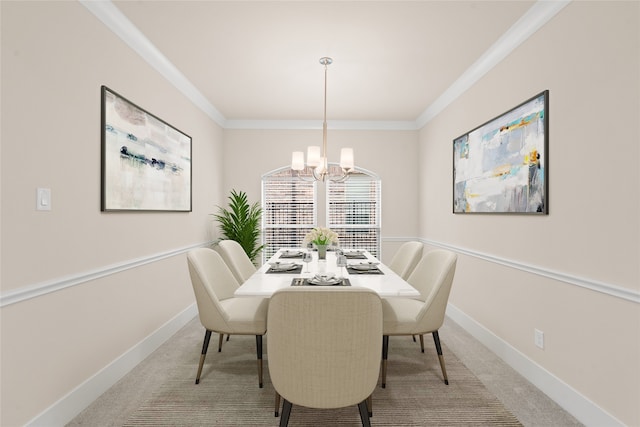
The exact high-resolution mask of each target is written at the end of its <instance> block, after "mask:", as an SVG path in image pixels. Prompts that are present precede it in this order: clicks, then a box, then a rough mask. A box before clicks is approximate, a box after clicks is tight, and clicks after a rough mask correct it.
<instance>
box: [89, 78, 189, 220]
mask: <svg viewBox="0 0 640 427" xmlns="http://www.w3.org/2000/svg"><path fill="white" fill-rule="evenodd" d="M101 107H102V109H101V148H102V150H101V151H102V159H101V160H102V162H101V203H100V208H101V211H103V212H113V211H148V212H151V211H162V212H191V211H192V188H191V178H192V170H191V155H192V139H191V137H190V136H189V135H187V134H186V133H184V132H182V131H180V130H179V129H177V128H175V127H174V126H171V125H170V124H169V123H167V122H165V121H164V120H162V119H160V118H159V117H157V116H155V115H153V114H151V113H149V112H148V111H146V110H145V109H143V108H141V107H139V106H138V105H136V104H134V103H133V102H131V101H129V100H128V99H126V98H125V97H123V96H122V95H120V94H118V93H117V92H115V91H113V90H112V89H109V88H108V87H106V86H104V85H103V86H101Z"/></svg>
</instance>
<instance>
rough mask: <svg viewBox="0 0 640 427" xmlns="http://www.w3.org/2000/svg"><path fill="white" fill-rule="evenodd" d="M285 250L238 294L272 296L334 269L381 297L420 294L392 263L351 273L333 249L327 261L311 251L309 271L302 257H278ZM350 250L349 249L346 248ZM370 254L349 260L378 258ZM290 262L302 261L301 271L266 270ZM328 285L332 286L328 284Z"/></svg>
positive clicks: (241, 288)
mask: <svg viewBox="0 0 640 427" xmlns="http://www.w3.org/2000/svg"><path fill="white" fill-rule="evenodd" d="M284 250H301V249H299V248H284ZM281 252H282V250H280V251H278V252H276V253H275V255H274V256H273V257H271V259H269V261H268V262H267V263H265V264H264V265H263V266H262V267H260V268H259V269H258V271H256V272H255V273H254V274H253V275H252V276H251V277H250V278H249V279H248V280H247V281H246V282H244V283H243V284H242V286H240V287H239V288H238V289H237V290H236V291H235V296H237V297H247V296H262V297H270V296H271V295H272V294H273V293H274V292H275V291H277V290H278V289H280V288H285V287H287V286H291V281H292V280H293V279H294V278H299V277H304V278H311V277H313V276H314V275H315V274H317V273H322V272H326V273H335V275H336V276H345V277H347V278H348V279H349V281H350V282H351V286H361V287H365V288H369V289H373V290H374V291H376V292H377V293H378V295H380V296H381V297H407V298H412V297H418V296H420V292H418V291H417V290H416V289H415V288H414V287H412V286H411V285H410V284H409V283H407V282H406V281H405V280H403V279H402V278H401V277H400V276H398V275H397V274H396V273H394V272H393V271H391V269H389V267H387V266H386V265H384V264H382V263H380V264H378V268H379V269H380V270H381V271H382V272H383V273H384V274H349V273H348V272H347V270H346V268H345V269H343V272H341V271H340V268H339V267H337V266H336V254H335V252H333V251H328V252H327V259H326V260H325V261H318V253H317V252H312V254H313V261H311V262H310V263H309V266H308V267H309V272H308V273H307V272H306V271H307V266H306V265H304V263H303V262H302V259H301V258H294V259H290V258H284V259H279V256H280V254H281ZM345 252H349V250H345ZM363 253H364V255H365V256H366V257H367V259H366V260H364V259H348V261H347V262H348V264H349V265H351V264H359V263H362V262H369V261H371V262H379V261H378V260H377V259H376V258H375V257H373V256H372V255H371V254H370V253H369V252H366V251H363ZM275 261H280V262H283V263H284V262H291V263H296V264H303V268H302V273H298V274H291V273H282V274H278V273H268V274H267V273H266V271H267V270H269V267H270V264H269V263H270V262H275ZM327 288H329V287H327Z"/></svg>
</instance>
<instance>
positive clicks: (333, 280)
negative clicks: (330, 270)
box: [309, 277, 342, 286]
mask: <svg viewBox="0 0 640 427" xmlns="http://www.w3.org/2000/svg"><path fill="white" fill-rule="evenodd" d="M340 282H342V278H339V277H326V278H323V279H319V278H317V277H312V278H311V279H309V284H311V285H320V286H333V285H337V284H339V283H340Z"/></svg>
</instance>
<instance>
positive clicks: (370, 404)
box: [367, 394, 373, 418]
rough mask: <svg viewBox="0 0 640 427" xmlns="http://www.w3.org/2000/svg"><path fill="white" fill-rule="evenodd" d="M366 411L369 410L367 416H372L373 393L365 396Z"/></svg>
mask: <svg viewBox="0 0 640 427" xmlns="http://www.w3.org/2000/svg"><path fill="white" fill-rule="evenodd" d="M367 411H368V412H369V418H371V417H373V394H370V395H369V397H367Z"/></svg>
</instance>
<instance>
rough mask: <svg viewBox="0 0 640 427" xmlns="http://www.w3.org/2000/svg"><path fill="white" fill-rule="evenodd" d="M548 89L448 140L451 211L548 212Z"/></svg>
mask: <svg viewBox="0 0 640 427" xmlns="http://www.w3.org/2000/svg"><path fill="white" fill-rule="evenodd" d="M548 155H549V90H544V91H542V92H540V93H538V94H536V95H534V96H532V97H531V98H529V99H527V100H526V101H524V102H522V103H520V104H518V105H517V106H515V107H513V108H511V109H510V110H508V111H506V112H505V113H503V114H501V115H499V116H497V117H495V118H493V119H491V120H489V121H487V122H485V123H483V124H482V125H480V126H478V127H476V128H474V129H472V130H471V131H469V132H467V133H465V134H463V135H461V136H459V137H457V138H455V139H454V140H453V213H454V214H462V213H465V214H466V213H485V214H486V213H499V214H512V213H513V214H534V215H547V214H548V213H549V167H548V165H549V159H548Z"/></svg>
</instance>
